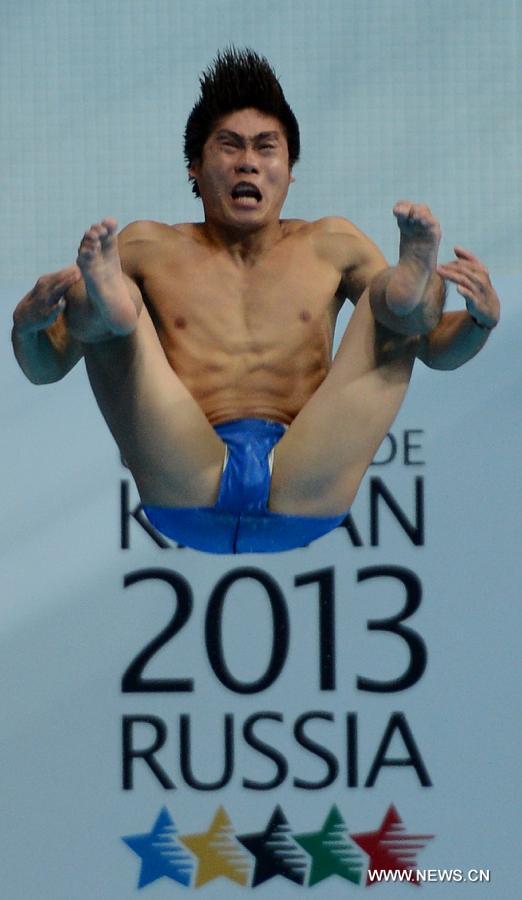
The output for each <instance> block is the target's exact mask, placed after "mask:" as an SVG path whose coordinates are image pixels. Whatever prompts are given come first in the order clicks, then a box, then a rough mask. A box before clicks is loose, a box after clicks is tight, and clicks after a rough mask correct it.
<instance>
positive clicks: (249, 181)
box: [189, 109, 293, 229]
mask: <svg viewBox="0 0 522 900" xmlns="http://www.w3.org/2000/svg"><path fill="white" fill-rule="evenodd" d="M189 172H190V175H192V176H193V177H194V178H196V180H197V182H198V187H199V191H200V194H201V199H202V201H203V206H204V209H205V218H206V219H207V220H210V221H216V222H221V223H222V224H227V225H234V226H236V227H239V228H245V229H251V228H252V227H260V226H261V225H264V224H267V223H270V222H272V221H276V220H279V214H280V212H281V209H282V206H283V204H284V202H285V199H286V195H287V193H288V188H289V186H290V183H291V182H292V181H293V178H292V173H291V170H290V165H289V159H288V144H287V140H286V135H285V132H284V129H283V126H282V125H281V123H280V122H279V120H278V119H275V118H274V117H273V116H269V115H266V114H265V113H262V112H259V110H257V109H241V110H238V111H236V112H232V113H229V114H228V115H226V116H223V118H222V119H220V120H219V121H218V122H217V123H216V126H215V128H214V129H213V131H212V132H211V134H210V135H209V137H208V138H207V140H206V142H205V145H204V147H203V153H202V158H201V160H199V161H198V162H196V163H194V164H193V165H192V166H191V168H190V170H189Z"/></svg>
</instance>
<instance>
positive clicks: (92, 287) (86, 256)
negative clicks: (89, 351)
mask: <svg viewBox="0 0 522 900" xmlns="http://www.w3.org/2000/svg"><path fill="white" fill-rule="evenodd" d="M117 230H118V224H117V222H116V220H115V219H103V220H102V221H101V222H99V223H98V224H96V225H91V227H90V228H89V229H88V230H87V231H86V232H85V234H84V236H83V238H82V240H81V243H80V246H79V248H78V258H77V260H76V261H77V263H78V266H79V268H80V270H81V273H82V275H83V279H84V281H85V287H86V289H87V293H88V295H89V299H90V300H91V302H92V304H93V305H94V307H95V309H96V311H97V313H98V314H99V316H100V318H101V319H102V320H103V323H104V324H105V325H106V326H107V329H108V331H109V332H110V333H112V334H114V335H123V334H129V333H130V332H131V331H133V330H134V329H135V327H136V322H137V318H138V315H137V312H136V307H135V305H134V303H133V301H132V298H131V295H130V293H129V288H128V286H127V284H126V283H125V278H124V276H123V272H122V269H121V263H120V255H119V252H118V238H117Z"/></svg>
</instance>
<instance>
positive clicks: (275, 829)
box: [238, 806, 308, 887]
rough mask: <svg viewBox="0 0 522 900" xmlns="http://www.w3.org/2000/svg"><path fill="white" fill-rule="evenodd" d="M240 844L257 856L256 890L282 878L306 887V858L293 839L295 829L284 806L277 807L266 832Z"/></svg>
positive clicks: (244, 839)
mask: <svg viewBox="0 0 522 900" xmlns="http://www.w3.org/2000/svg"><path fill="white" fill-rule="evenodd" d="M238 841H239V842H240V843H241V844H243V846H244V847H246V849H247V850H249V851H250V853H252V855H253V856H255V859H256V864H255V868H254V874H253V877H252V887H256V886H257V885H258V884H263V882H264V881H268V880H269V879H270V878H275V876H276V875H282V876H283V878H288V879H289V880H290V881H294V882H295V883H296V884H304V881H305V876H306V870H307V866H308V862H307V858H306V855H305V854H304V853H303V851H302V850H301V848H300V847H299V846H298V844H297V843H296V842H295V841H294V839H293V837H292V829H291V828H290V826H289V824H288V821H287V819H286V817H285V815H284V813H283V810H282V809H281V807H280V806H276V808H275V810H274V812H273V814H272V817H271V819H270V821H269V823H268V825H267V826H266V829H265V830H264V831H260V832H257V833H256V834H244V835H243V836H242V837H238Z"/></svg>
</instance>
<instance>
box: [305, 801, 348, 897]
mask: <svg viewBox="0 0 522 900" xmlns="http://www.w3.org/2000/svg"><path fill="white" fill-rule="evenodd" d="M294 840H295V841H297V843H298V844H299V845H300V846H301V847H302V848H303V850H306V852H307V853H309V854H310V856H311V857H312V866H311V869H310V879H309V882H308V884H309V886H310V887H312V886H313V885H314V884H318V883H319V882H320V881H324V880H325V878H330V876H331V875H339V876H340V877H341V878H346V880H347V881H352V882H353V883H354V884H360V883H361V875H362V869H363V857H362V854H361V853H360V852H359V850H357V849H356V847H355V845H354V844H353V843H352V842H351V841H350V840H348V828H347V825H346V823H345V821H344V819H343V817H342V816H341V813H340V812H339V810H338V809H337V807H336V806H332V808H331V810H330V812H329V813H328V815H327V817H326V819H325V821H324V824H323V827H322V828H321V830H320V831H313V832H311V833H309V834H296V835H294Z"/></svg>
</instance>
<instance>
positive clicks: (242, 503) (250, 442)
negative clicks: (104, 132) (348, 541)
mask: <svg viewBox="0 0 522 900" xmlns="http://www.w3.org/2000/svg"><path fill="white" fill-rule="evenodd" d="M215 430H216V432H217V433H218V434H219V436H220V437H221V439H222V440H223V441H224V442H225V444H226V446H227V448H228V458H227V460H226V464H225V467H224V470H223V475H222V478H221V485H220V490H219V495H218V498H217V501H216V504H215V506H212V507H208V506H205V507H201V506H199V507H175V508H171V507H166V506H144V507H143V509H144V511H145V513H146V515H147V518H148V519H149V521H150V522H151V524H152V525H153V526H154V528H156V529H157V530H158V531H160V532H162V534H164V535H166V536H167V537H169V538H172V539H173V540H175V541H176V542H177V543H178V544H182V545H183V546H186V547H192V548H194V549H195V550H204V551H206V552H207V553H278V552H281V551H283V550H293V549H294V548H295V547H305V546H306V545H307V544H310V543H311V542H312V541H315V540H316V538H319V537H321V536H322V535H323V534H327V533H328V532H329V531H332V530H333V529H334V528H337V527H338V525H340V524H341V522H343V521H344V519H345V517H346V513H343V514H342V515H340V516H319V517H312V516H287V515H283V514H281V513H274V512H270V510H269V509H268V497H269V493H270V477H271V465H270V454H271V451H272V450H273V448H274V447H275V445H276V444H277V442H278V441H280V440H281V438H282V436H283V434H284V433H285V426H284V425H281V424H280V423H279V422H271V421H266V420H265V419H235V420H234V421H232V422H224V423H223V424H221V425H216V426H215Z"/></svg>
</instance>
